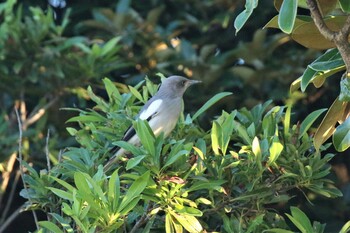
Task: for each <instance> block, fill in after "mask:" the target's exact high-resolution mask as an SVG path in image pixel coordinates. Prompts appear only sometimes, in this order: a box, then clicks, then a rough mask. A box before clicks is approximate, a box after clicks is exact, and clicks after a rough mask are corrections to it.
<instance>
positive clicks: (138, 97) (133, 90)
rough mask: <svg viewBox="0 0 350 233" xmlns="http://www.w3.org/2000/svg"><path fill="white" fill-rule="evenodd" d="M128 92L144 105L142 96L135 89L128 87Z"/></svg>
mask: <svg viewBox="0 0 350 233" xmlns="http://www.w3.org/2000/svg"><path fill="white" fill-rule="evenodd" d="M129 90H130V92H131V93H132V95H133V96H135V97H136V98H137V99H138V100H140V101H141V102H142V103H145V100H144V99H143V97H142V95H141V93H140V92H138V90H136V88H134V87H132V86H129Z"/></svg>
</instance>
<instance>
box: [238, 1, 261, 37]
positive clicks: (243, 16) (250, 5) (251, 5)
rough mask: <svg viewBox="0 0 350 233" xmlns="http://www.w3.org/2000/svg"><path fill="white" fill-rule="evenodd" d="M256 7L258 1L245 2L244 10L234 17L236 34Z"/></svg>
mask: <svg viewBox="0 0 350 233" xmlns="http://www.w3.org/2000/svg"><path fill="white" fill-rule="evenodd" d="M257 6H258V0H246V2H245V9H244V10H243V11H242V12H241V13H240V14H239V15H238V16H237V17H236V19H235V21H234V27H235V29H236V34H237V33H238V32H239V31H240V30H241V29H242V27H243V26H244V24H245V23H246V22H247V20H248V19H249V17H250V16H251V14H252V13H253V10H254V9H255V8H256V7H257Z"/></svg>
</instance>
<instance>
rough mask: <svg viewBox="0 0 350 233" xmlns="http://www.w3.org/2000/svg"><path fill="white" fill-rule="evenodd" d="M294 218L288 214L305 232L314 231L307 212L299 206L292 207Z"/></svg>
mask: <svg viewBox="0 0 350 233" xmlns="http://www.w3.org/2000/svg"><path fill="white" fill-rule="evenodd" d="M290 210H291V214H292V216H293V217H292V218H290V217H291V216H290V215H288V214H287V216H288V218H289V219H290V220H291V221H292V222H293V224H294V225H295V226H296V227H298V229H299V230H300V231H301V232H303V233H308V232H313V228H312V224H311V222H310V220H309V218H308V217H307V216H306V214H305V213H304V212H303V211H301V210H300V209H299V208H297V207H294V206H292V207H290Z"/></svg>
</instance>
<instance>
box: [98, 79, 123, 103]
mask: <svg viewBox="0 0 350 233" xmlns="http://www.w3.org/2000/svg"><path fill="white" fill-rule="evenodd" d="M102 81H103V83H104V85H105V88H106V91H107V94H108V98H109V101H112V100H113V97H115V98H117V99H118V100H119V101H121V99H122V97H121V95H120V93H119V90H118V88H117V87H116V86H115V85H114V84H113V82H112V81H111V80H110V79H108V78H104V79H103V80H102Z"/></svg>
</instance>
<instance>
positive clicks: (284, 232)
mask: <svg viewBox="0 0 350 233" xmlns="http://www.w3.org/2000/svg"><path fill="white" fill-rule="evenodd" d="M264 232H272V233H294V231H289V230H285V229H281V228H272V229H268V230H266V231H264Z"/></svg>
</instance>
